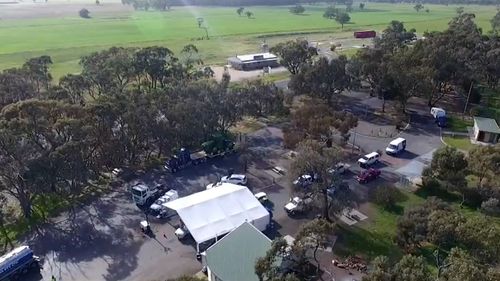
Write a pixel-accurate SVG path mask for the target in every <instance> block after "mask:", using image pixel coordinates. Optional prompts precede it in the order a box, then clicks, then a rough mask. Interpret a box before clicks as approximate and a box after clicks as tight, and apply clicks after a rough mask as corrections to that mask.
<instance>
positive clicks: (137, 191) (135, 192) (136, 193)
mask: <svg viewBox="0 0 500 281" xmlns="http://www.w3.org/2000/svg"><path fill="white" fill-rule="evenodd" d="M132 194H133V195H135V196H142V191H140V190H137V189H135V188H132Z"/></svg>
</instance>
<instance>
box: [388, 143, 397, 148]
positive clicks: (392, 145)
mask: <svg viewBox="0 0 500 281" xmlns="http://www.w3.org/2000/svg"><path fill="white" fill-rule="evenodd" d="M389 148H391V149H396V148H398V146H397V145H394V144H389Z"/></svg>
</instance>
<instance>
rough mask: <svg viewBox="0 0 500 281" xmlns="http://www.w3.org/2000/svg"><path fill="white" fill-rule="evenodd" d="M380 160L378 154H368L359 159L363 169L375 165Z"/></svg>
mask: <svg viewBox="0 0 500 281" xmlns="http://www.w3.org/2000/svg"><path fill="white" fill-rule="evenodd" d="M379 160H380V154H378V152H372V153H368V154H366V155H365V156H363V157H361V158H359V159H358V164H359V166H361V167H362V168H367V167H369V166H371V165H373V164H376V163H378V162H379Z"/></svg>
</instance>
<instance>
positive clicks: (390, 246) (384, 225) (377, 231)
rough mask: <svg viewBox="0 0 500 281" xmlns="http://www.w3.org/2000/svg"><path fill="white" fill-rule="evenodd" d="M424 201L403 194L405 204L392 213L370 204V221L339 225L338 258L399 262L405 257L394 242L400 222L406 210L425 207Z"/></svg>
mask: <svg viewBox="0 0 500 281" xmlns="http://www.w3.org/2000/svg"><path fill="white" fill-rule="evenodd" d="M423 201H424V199H423V198H422V197H419V196H417V195H415V194H413V193H411V192H406V191H402V192H401V200H400V202H398V203H397V205H396V207H395V208H394V209H392V210H385V209H384V208H382V207H380V206H378V205H375V204H373V203H369V206H368V213H367V214H366V215H367V216H368V217H369V218H368V219H367V220H366V221H363V222H361V223H358V224H356V225H354V226H346V225H339V227H338V233H339V235H340V237H341V238H340V239H339V243H338V244H337V245H336V246H335V251H334V252H335V254H338V255H341V256H349V255H361V256H364V257H366V258H368V259H373V258H374V257H376V256H380V255H383V256H388V257H390V258H391V259H394V260H395V259H397V258H399V257H400V256H401V255H402V254H403V253H402V251H401V249H400V248H399V247H398V246H397V245H396V243H395V242H394V237H395V235H396V225H397V219H398V217H399V216H400V215H402V214H403V212H404V209H406V208H410V207H411V206H416V205H418V204H420V203H422V202H423Z"/></svg>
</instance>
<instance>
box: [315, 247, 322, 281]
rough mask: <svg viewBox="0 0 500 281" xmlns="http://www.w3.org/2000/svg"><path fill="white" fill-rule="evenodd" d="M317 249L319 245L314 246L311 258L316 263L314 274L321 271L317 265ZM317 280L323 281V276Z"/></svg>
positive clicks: (318, 264)
mask: <svg viewBox="0 0 500 281" xmlns="http://www.w3.org/2000/svg"><path fill="white" fill-rule="evenodd" d="M318 249H319V245H318V244H316V246H315V247H314V252H313V258H314V261H315V262H316V273H319V272H320V271H321V267H320V263H319V260H318V257H317V253H318ZM319 278H320V279H321V280H323V276H320V277H319Z"/></svg>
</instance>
